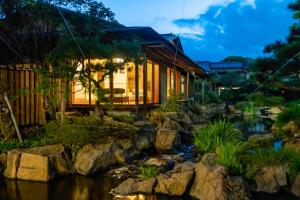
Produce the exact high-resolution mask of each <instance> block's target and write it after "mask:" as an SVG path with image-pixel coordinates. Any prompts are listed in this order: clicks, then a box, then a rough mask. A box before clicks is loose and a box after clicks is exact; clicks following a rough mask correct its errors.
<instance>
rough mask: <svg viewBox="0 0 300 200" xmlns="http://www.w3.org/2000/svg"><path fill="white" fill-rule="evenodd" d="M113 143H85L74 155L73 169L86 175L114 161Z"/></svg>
mask: <svg viewBox="0 0 300 200" xmlns="http://www.w3.org/2000/svg"><path fill="white" fill-rule="evenodd" d="M113 148H115V146H114V145H113V143H108V144H98V145H92V144H88V145H85V146H84V147H83V148H82V149H80V150H79V152H78V154H77V156H76V162H75V169H76V171H77V172H78V173H79V174H81V175H88V174H91V173H93V172H96V171H98V170H102V169H105V168H107V167H108V166H110V165H113V164H114V163H115V159H114V156H113V154H112V150H113Z"/></svg>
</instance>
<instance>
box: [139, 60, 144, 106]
mask: <svg viewBox="0 0 300 200" xmlns="http://www.w3.org/2000/svg"><path fill="white" fill-rule="evenodd" d="M138 75H139V80H138V81H139V104H143V103H144V66H143V65H139V72H138Z"/></svg>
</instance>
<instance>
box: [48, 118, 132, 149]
mask: <svg viewBox="0 0 300 200" xmlns="http://www.w3.org/2000/svg"><path fill="white" fill-rule="evenodd" d="M136 131H137V129H136V128H135V127H134V126H132V125H129V124H126V123H121V122H114V121H112V122H101V121H98V119H97V118H96V117H94V116H89V117H79V118H74V119H72V121H70V120H65V121H64V122H63V123H60V124H59V123H57V122H55V121H53V122H49V123H47V124H46V126H45V133H44V139H45V141H46V142H47V143H50V144H55V143H60V144H72V145H79V146H83V145H85V144H89V143H92V144H95V143H103V142H105V141H106V139H107V138H108V137H109V136H112V137H118V138H131V137H132V136H133V135H134V134H135V133H136Z"/></svg>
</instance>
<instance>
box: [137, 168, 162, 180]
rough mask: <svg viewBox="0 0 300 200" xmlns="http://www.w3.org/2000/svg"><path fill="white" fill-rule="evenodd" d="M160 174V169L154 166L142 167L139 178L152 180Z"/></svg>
mask: <svg viewBox="0 0 300 200" xmlns="http://www.w3.org/2000/svg"><path fill="white" fill-rule="evenodd" d="M158 172H159V169H158V168H157V167H154V166H140V167H139V177H141V178H152V177H155V176H156V175H157V174H158Z"/></svg>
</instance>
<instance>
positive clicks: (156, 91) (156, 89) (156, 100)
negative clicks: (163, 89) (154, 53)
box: [154, 64, 160, 103]
mask: <svg viewBox="0 0 300 200" xmlns="http://www.w3.org/2000/svg"><path fill="white" fill-rule="evenodd" d="M159 86H160V82H159V65H158V64H154V103H159V96H160V95H159Z"/></svg>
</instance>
